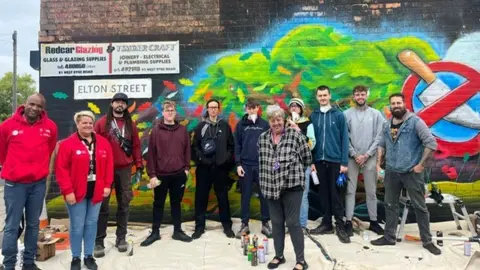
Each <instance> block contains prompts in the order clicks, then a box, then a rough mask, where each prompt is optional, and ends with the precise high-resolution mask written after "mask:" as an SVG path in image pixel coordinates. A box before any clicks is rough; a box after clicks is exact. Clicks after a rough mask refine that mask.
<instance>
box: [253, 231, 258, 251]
mask: <svg viewBox="0 0 480 270" xmlns="http://www.w3.org/2000/svg"><path fill="white" fill-rule="evenodd" d="M253 247H254V248H257V247H258V237H257V235H255V234H254V235H253Z"/></svg>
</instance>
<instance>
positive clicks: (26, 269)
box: [22, 263, 42, 270]
mask: <svg viewBox="0 0 480 270" xmlns="http://www.w3.org/2000/svg"><path fill="white" fill-rule="evenodd" d="M22 270H42V269H40V268H38V266H37V265H36V264H35V263H32V264H24V265H23V267H22Z"/></svg>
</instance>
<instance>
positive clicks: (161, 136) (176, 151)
mask: <svg viewBox="0 0 480 270" xmlns="http://www.w3.org/2000/svg"><path fill="white" fill-rule="evenodd" d="M189 168H190V137H189V135H188V132H187V128H186V127H185V126H182V125H180V124H179V123H178V122H175V125H172V126H167V125H165V123H164V122H163V119H162V120H160V121H159V122H158V124H156V125H155V126H154V127H153V128H152V132H151V133H150V141H149V143H148V159H147V173H148V176H150V177H155V176H162V175H172V174H176V173H178V172H180V171H184V170H188V169H189Z"/></svg>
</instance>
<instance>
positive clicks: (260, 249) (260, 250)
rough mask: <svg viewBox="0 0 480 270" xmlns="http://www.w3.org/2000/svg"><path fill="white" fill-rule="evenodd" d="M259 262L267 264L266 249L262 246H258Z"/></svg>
mask: <svg viewBox="0 0 480 270" xmlns="http://www.w3.org/2000/svg"><path fill="white" fill-rule="evenodd" d="M258 262H259V263H265V248H263V246H262V245H260V246H258Z"/></svg>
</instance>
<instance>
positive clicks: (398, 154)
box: [379, 112, 437, 173]
mask: <svg viewBox="0 0 480 270" xmlns="http://www.w3.org/2000/svg"><path fill="white" fill-rule="evenodd" d="M391 124H392V123H391V121H389V122H387V123H385V125H384V129H383V136H382V138H381V140H380V143H379V147H382V148H383V149H385V163H386V167H385V169H386V170H389V171H394V172H398V173H406V172H410V171H411V170H412V169H413V167H415V166H416V165H417V164H418V163H419V162H420V160H421V159H422V155H423V150H424V149H425V147H427V148H430V149H432V150H433V151H435V150H437V141H436V140H435V137H434V136H433V135H432V133H431V132H430V129H429V128H428V127H427V125H426V124H425V122H424V121H423V120H422V119H421V118H420V117H418V116H416V115H415V114H413V113H411V112H407V113H406V115H405V120H404V123H403V124H402V126H401V127H400V129H399V130H398V133H397V139H396V140H395V141H393V140H392V136H391V134H390V128H391Z"/></svg>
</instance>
